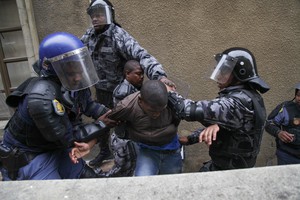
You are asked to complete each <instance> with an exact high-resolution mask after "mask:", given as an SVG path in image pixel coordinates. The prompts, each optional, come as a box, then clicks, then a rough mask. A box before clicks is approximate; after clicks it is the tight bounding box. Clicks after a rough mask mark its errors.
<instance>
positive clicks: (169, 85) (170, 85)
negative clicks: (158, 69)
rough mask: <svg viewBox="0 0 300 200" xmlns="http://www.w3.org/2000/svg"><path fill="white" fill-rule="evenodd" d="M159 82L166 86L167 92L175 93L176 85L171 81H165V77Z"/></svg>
mask: <svg viewBox="0 0 300 200" xmlns="http://www.w3.org/2000/svg"><path fill="white" fill-rule="evenodd" d="M160 81H161V82H163V83H164V84H165V85H166V88H167V90H168V92H169V91H175V90H176V85H175V83H174V82H173V81H170V80H169V79H167V77H163V78H161V79H160Z"/></svg>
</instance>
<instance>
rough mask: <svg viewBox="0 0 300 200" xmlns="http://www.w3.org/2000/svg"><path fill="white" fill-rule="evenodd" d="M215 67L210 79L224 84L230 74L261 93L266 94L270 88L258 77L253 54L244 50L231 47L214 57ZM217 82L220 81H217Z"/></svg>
mask: <svg viewBox="0 0 300 200" xmlns="http://www.w3.org/2000/svg"><path fill="white" fill-rule="evenodd" d="M215 59H216V60H217V62H218V63H217V66H216V68H215V70H214V71H213V74H212V76H211V79H213V80H215V81H218V82H220V83H225V82H226V81H227V80H228V78H229V76H230V74H231V73H233V75H234V77H235V78H236V79H237V80H239V81H241V82H247V83H248V84H249V85H251V86H252V87H253V88H254V89H257V90H258V91H259V92H261V93H265V92H267V91H268V90H269V89H270V87H269V86H268V85H267V84H266V83H265V82H264V81H263V80H262V79H261V78H260V77H259V76H258V73H257V67H256V62H255V58H254V56H253V54H252V53H251V52H250V51H249V50H248V49H245V48H241V47H233V48H229V49H227V50H225V51H224V52H223V53H220V54H217V55H216V56H215ZM219 80H222V82H221V81H219Z"/></svg>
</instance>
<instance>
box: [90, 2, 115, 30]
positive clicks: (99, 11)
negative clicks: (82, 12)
mask: <svg viewBox="0 0 300 200" xmlns="http://www.w3.org/2000/svg"><path fill="white" fill-rule="evenodd" d="M88 14H89V15H90V17H91V19H92V20H94V19H96V20H97V22H98V25H105V24H111V23H112V14H111V11H110V7H109V6H104V5H101V4H96V5H94V6H92V7H91V8H90V9H89V10H88Z"/></svg>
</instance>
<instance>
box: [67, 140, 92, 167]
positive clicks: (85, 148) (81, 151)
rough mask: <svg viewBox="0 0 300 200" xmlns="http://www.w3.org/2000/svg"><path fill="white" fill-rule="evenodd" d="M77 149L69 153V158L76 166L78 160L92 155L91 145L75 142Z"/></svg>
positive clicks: (74, 148)
mask: <svg viewBox="0 0 300 200" xmlns="http://www.w3.org/2000/svg"><path fill="white" fill-rule="evenodd" d="M74 145H75V147H73V148H72V149H71V151H70V152H69V157H70V159H71V161H72V162H73V163H74V164H76V163H78V159H79V158H82V157H84V156H86V155H87V154H89V153H90V149H91V147H90V145H89V144H88V143H85V142H74Z"/></svg>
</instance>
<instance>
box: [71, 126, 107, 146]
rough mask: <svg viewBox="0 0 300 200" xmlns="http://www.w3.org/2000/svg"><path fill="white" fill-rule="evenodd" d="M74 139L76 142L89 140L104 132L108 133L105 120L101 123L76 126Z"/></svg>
mask: <svg viewBox="0 0 300 200" xmlns="http://www.w3.org/2000/svg"><path fill="white" fill-rule="evenodd" d="M74 129H75V130H74V139H75V141H76V142H88V141H91V140H92V139H95V138H99V137H100V136H102V135H103V134H106V133H107V132H108V131H109V127H107V126H106V125H105V124H104V123H103V122H100V123H99V124H94V123H91V124H86V125H83V126H77V127H74Z"/></svg>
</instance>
